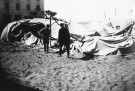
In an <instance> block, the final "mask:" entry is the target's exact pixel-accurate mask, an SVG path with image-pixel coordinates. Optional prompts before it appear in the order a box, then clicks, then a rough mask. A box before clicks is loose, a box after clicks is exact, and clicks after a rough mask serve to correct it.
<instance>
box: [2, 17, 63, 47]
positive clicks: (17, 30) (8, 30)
mask: <svg viewBox="0 0 135 91" xmlns="http://www.w3.org/2000/svg"><path fill="white" fill-rule="evenodd" d="M61 22H62V21H60V22H59V21H58V22H56V21H54V20H51V30H52V31H51V37H53V38H58V30H59V28H60V26H59V25H58V24H57V23H61ZM47 24H50V20H49V19H41V18H34V19H27V20H25V19H24V20H19V21H15V22H11V23H9V24H8V25H7V26H6V27H5V28H4V30H3V32H2V34H1V39H2V40H3V41H11V42H12V40H13V41H16V40H20V41H21V38H23V37H26V36H27V33H28V34H30V36H29V38H28V37H27V38H26V39H25V42H26V44H28V45H30V44H32V43H34V42H36V41H37V40H38V38H39V35H38V31H40V30H41V29H42V28H43V27H44V26H43V25H47ZM34 26H35V27H34ZM11 36H12V38H11Z"/></svg>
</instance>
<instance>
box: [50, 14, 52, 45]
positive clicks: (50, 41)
mask: <svg viewBox="0 0 135 91" xmlns="http://www.w3.org/2000/svg"><path fill="white" fill-rule="evenodd" d="M51 19H52V16H50V47H51V37H52V30H51Z"/></svg>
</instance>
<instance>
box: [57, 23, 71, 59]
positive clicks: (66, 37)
mask: <svg viewBox="0 0 135 91" xmlns="http://www.w3.org/2000/svg"><path fill="white" fill-rule="evenodd" d="M60 27H61V28H60V30H59V34H58V43H59V46H60V47H59V54H60V56H61V54H62V47H63V45H64V46H65V47H66V50H67V56H68V57H69V48H70V33H69V30H68V27H66V25H65V24H64V23H61V24H60Z"/></svg>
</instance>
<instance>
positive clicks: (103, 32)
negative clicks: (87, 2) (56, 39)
mask: <svg viewBox="0 0 135 91" xmlns="http://www.w3.org/2000/svg"><path fill="white" fill-rule="evenodd" d="M106 24H107V23H106ZM106 24H105V23H104V24H100V25H95V26H97V27H95V26H92V27H91V29H92V30H95V31H96V32H98V34H99V36H90V33H89V34H88V33H87V35H85V36H83V37H81V38H80V39H79V40H78V39H77V38H74V37H75V36H73V38H74V39H76V41H77V42H74V43H73V48H76V49H78V50H79V51H80V52H82V53H91V54H94V55H109V54H115V55H116V54H128V53H131V52H132V53H134V52H135V48H134V47H133V46H134V45H135V40H134V38H135V37H134V35H135V30H134V29H135V25H134V21H133V20H130V22H126V23H125V22H124V24H123V26H122V28H121V29H119V30H116V29H113V28H111V27H108V26H107V25H106ZM121 25H122V24H121ZM72 50H73V49H72ZM123 50H128V51H127V52H124V51H123Z"/></svg>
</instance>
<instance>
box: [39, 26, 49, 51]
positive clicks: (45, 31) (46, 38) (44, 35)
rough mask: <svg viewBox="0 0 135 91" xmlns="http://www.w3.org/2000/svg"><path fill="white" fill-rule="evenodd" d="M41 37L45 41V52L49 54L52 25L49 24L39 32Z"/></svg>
mask: <svg viewBox="0 0 135 91" xmlns="http://www.w3.org/2000/svg"><path fill="white" fill-rule="evenodd" d="M39 35H41V37H42V39H43V44H44V51H45V53H48V52H49V36H50V25H49V24H47V25H46V26H45V27H44V28H42V29H41V30H40V31H39Z"/></svg>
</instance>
